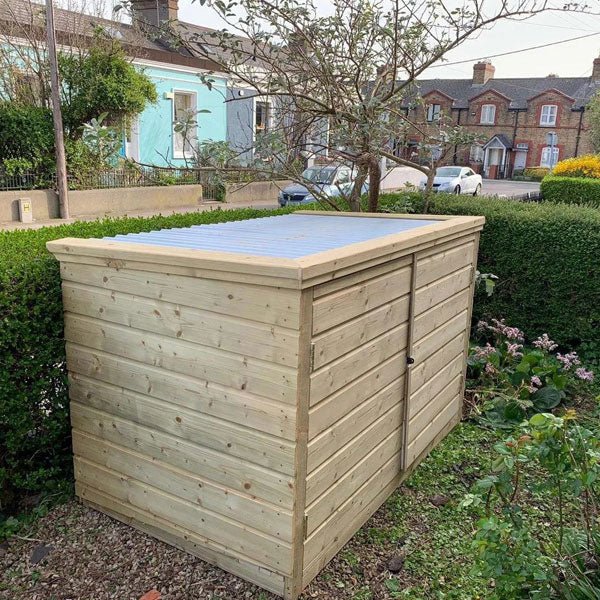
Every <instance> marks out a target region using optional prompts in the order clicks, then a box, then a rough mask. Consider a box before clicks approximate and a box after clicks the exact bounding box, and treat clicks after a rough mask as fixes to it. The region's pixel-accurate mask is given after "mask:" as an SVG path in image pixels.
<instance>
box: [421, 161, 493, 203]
mask: <svg viewBox="0 0 600 600" xmlns="http://www.w3.org/2000/svg"><path fill="white" fill-rule="evenodd" d="M426 186H427V180H426V179H424V180H423V181H421V185H420V187H421V189H422V190H424V189H425V187H426ZM481 186H482V179H481V175H478V174H477V173H475V172H474V171H473V169H470V168H469V167H438V168H437V169H436V171H435V178H434V179H433V191H434V192H445V193H448V194H473V196H479V194H480V193H481Z"/></svg>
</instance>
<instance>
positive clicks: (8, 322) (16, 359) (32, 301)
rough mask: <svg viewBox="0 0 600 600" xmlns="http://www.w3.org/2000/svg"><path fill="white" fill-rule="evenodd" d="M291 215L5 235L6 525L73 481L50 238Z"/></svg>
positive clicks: (1, 395) (0, 363) (0, 299)
mask: <svg viewBox="0 0 600 600" xmlns="http://www.w3.org/2000/svg"><path fill="white" fill-rule="evenodd" d="M288 212H291V209H281V210H277V211H268V212H267V211H264V210H257V209H238V210H227V211H219V210H217V211H210V212H201V213H190V214H184V215H172V216H168V217H163V216H156V217H151V218H124V219H114V220H103V221H94V222H88V223H75V224H72V225H62V226H58V227H46V228H43V229H38V230H20V231H4V232H0V323H1V324H2V327H1V328H0V530H1V529H2V527H1V525H2V520H3V517H6V516H7V515H9V514H11V513H16V512H18V511H20V510H21V509H23V508H24V506H26V505H27V502H28V501H30V500H31V499H33V500H34V501H35V499H36V498H37V497H39V495H40V494H41V495H43V494H44V493H55V492H57V491H59V490H61V489H62V488H64V487H65V485H67V486H68V481H69V480H70V473H71V441H70V426H69V416H68V411H69V407H68V398H67V379H66V368H65V350H64V339H63V317H62V300H61V286H60V283H61V282H60V273H59V263H58V261H56V260H55V259H54V257H53V256H52V255H51V254H50V253H49V252H48V251H47V250H46V246H45V244H46V242H47V241H49V240H53V239H59V238H64V237H80V238H89V237H103V236H113V235H116V234H118V233H131V232H140V231H151V230H156V229H163V228H166V227H187V226H190V225H196V224H203V223H216V222H224V221H236V220H241V219H248V218H255V217H263V216H268V215H272V214H283V213H288ZM65 482H67V483H65Z"/></svg>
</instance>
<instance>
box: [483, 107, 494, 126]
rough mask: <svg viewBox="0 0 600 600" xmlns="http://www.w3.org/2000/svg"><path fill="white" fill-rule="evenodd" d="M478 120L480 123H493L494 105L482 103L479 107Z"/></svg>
mask: <svg viewBox="0 0 600 600" xmlns="http://www.w3.org/2000/svg"><path fill="white" fill-rule="evenodd" d="M479 122H480V123H481V124H482V125H493V124H494V123H495V122H496V105H495V104H484V105H483V106H482V107H481V119H480V120H479Z"/></svg>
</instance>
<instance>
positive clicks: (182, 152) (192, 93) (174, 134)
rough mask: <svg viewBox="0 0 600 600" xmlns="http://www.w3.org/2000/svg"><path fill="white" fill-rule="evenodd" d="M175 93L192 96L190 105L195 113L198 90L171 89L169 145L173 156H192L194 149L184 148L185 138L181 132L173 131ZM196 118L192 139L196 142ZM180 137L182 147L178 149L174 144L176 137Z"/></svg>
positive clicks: (174, 123) (174, 122)
mask: <svg viewBox="0 0 600 600" xmlns="http://www.w3.org/2000/svg"><path fill="white" fill-rule="evenodd" d="M177 95H182V96H183V95H186V96H191V97H192V98H193V100H192V102H191V105H192V107H193V110H194V113H195V114H196V113H197V112H198V92H196V91H195V90H185V89H177V90H173V100H172V101H171V104H172V107H171V111H172V115H171V145H172V148H173V158H193V157H194V150H193V149H191V150H190V149H188V150H186V140H185V139H183V136H182V134H181V132H179V131H175V125H176V119H177V116H176V102H177V99H176V97H177ZM195 118H196V127H195V131H194V136H193V139H194V140H195V141H196V142H197V141H198V122H197V117H195ZM178 136H179V137H181V139H182V146H183V147H182V149H181V150H179V149H178V148H177V147H176V146H177V144H176V141H175V140H176V138H177V137H178ZM189 142H190V140H189V139H188V143H189Z"/></svg>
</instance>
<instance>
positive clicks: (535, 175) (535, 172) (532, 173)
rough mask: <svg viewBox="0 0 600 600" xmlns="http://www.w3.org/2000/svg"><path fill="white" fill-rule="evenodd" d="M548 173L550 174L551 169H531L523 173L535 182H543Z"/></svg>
mask: <svg viewBox="0 0 600 600" xmlns="http://www.w3.org/2000/svg"><path fill="white" fill-rule="evenodd" d="M548 173H550V168H549V167H529V168H527V169H525V170H524V171H523V175H525V177H529V178H530V179H533V180H534V181H541V180H542V179H544V177H546V175H548Z"/></svg>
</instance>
